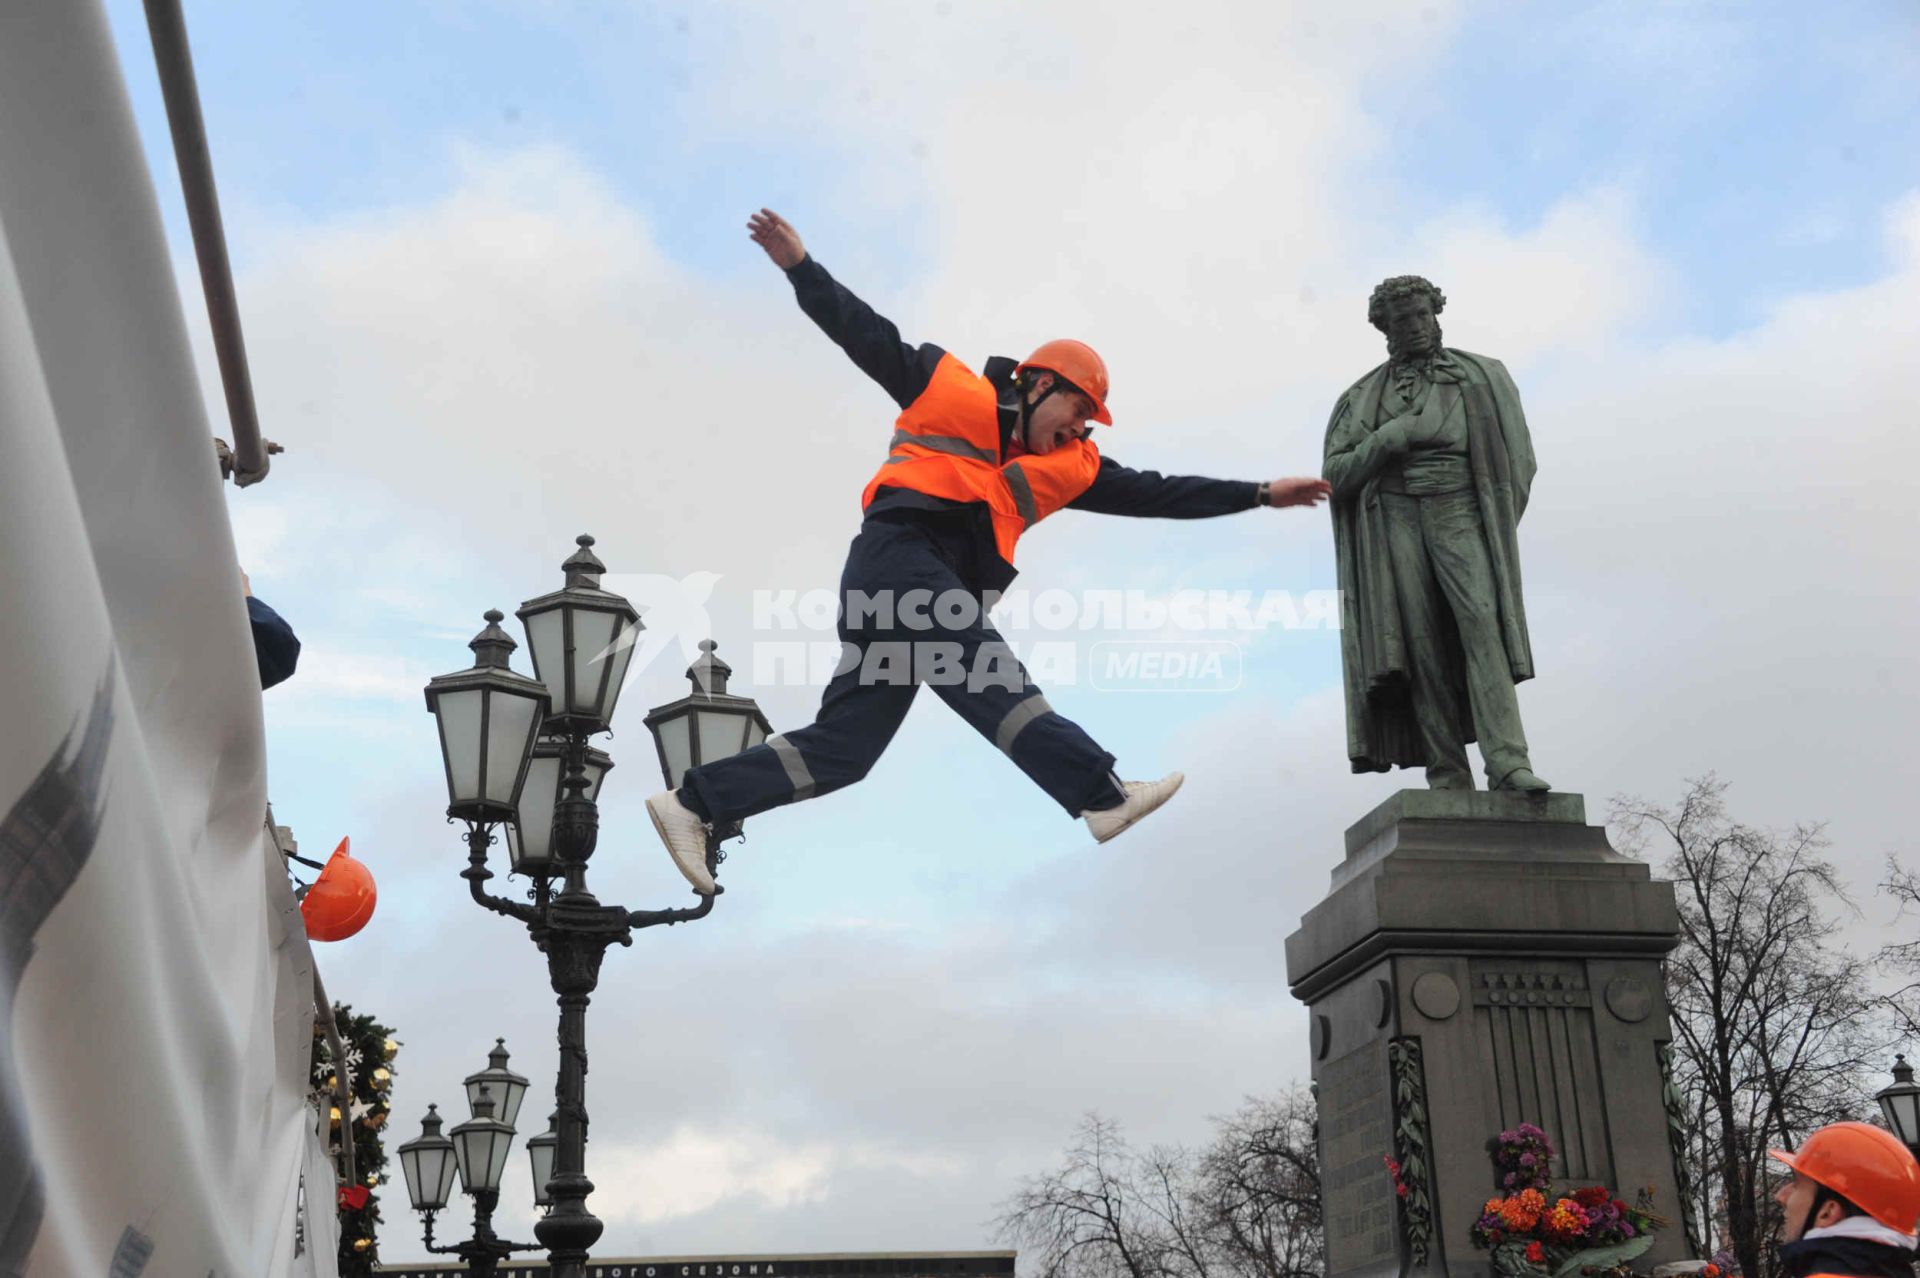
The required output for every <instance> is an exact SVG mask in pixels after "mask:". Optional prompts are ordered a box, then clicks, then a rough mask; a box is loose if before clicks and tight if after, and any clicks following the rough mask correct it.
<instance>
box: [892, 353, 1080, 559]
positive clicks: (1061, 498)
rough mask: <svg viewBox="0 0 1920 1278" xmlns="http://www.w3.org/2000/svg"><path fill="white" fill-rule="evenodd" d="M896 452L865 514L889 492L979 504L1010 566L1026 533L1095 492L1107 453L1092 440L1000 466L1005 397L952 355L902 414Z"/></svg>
mask: <svg viewBox="0 0 1920 1278" xmlns="http://www.w3.org/2000/svg"><path fill="white" fill-rule="evenodd" d="M888 449H889V454H890V455H889V456H888V457H887V458H886V460H885V461H884V462H882V463H881V465H880V467H879V469H878V470H876V471H875V472H874V475H873V478H872V479H870V480H868V481H867V487H866V491H865V492H864V493H862V494H861V497H860V505H861V508H862V509H864V508H866V507H867V506H870V505H872V503H873V498H874V494H875V493H876V492H878V491H879V490H880V489H881V488H882V487H883V486H884V487H891V488H907V489H911V490H913V491H914V492H920V493H925V494H927V496H929V497H941V498H944V499H946V500H948V501H957V502H979V503H981V504H982V505H984V506H986V507H987V510H988V512H989V513H990V514H991V515H992V517H993V540H994V549H995V550H997V551H998V552H999V554H1000V557H1001V558H1002V559H1004V560H1006V561H1007V562H1008V563H1009V564H1011V563H1012V562H1013V554H1014V547H1015V545H1016V543H1018V542H1019V540H1020V534H1021V533H1023V532H1025V531H1026V530H1027V529H1028V528H1031V527H1032V526H1033V525H1034V524H1037V523H1039V522H1040V521H1041V520H1042V519H1045V518H1046V517H1047V516H1048V515H1050V514H1052V513H1053V512H1054V511H1056V510H1058V509H1060V508H1061V507H1062V506H1064V505H1066V504H1067V503H1068V502H1070V501H1072V500H1073V499H1074V498H1076V497H1078V496H1079V495H1080V494H1081V493H1084V492H1085V491H1087V489H1088V487H1090V486H1091V485H1092V483H1093V481H1094V477H1095V476H1096V475H1098V474H1099V473H1100V452H1099V450H1098V449H1096V448H1095V447H1094V446H1093V444H1092V442H1091V441H1089V440H1084V439H1080V440H1075V441H1073V442H1072V443H1069V444H1066V445H1064V446H1063V447H1060V448H1056V449H1054V450H1053V451H1052V452H1050V453H1045V454H1039V453H1031V454H1028V455H1026V456H1024V457H1021V458H1020V459H1019V460H1018V461H1016V462H1008V463H1007V464H1006V465H1004V466H1003V465H1001V464H999V462H1000V404H999V395H998V393H997V392H996V391H995V390H994V388H993V383H991V382H989V381H987V379H986V378H984V377H981V376H979V375H978V374H976V373H975V372H973V370H971V369H969V368H968V367H967V366H966V365H965V364H962V363H961V362H960V361H959V360H957V359H955V358H954V357H953V356H951V355H942V356H941V357H940V363H939V364H938V365H937V366H936V367H935V368H934V371H933V376H932V378H930V379H929V380H928V382H927V386H926V389H925V390H923V391H921V392H920V396H919V398H918V399H915V400H914V401H913V403H911V404H909V405H907V407H906V410H905V411H904V412H902V413H901V414H900V416H899V418H898V420H897V421H896V422H895V423H894V432H893V438H892V439H891V440H890V441H889V443H888Z"/></svg>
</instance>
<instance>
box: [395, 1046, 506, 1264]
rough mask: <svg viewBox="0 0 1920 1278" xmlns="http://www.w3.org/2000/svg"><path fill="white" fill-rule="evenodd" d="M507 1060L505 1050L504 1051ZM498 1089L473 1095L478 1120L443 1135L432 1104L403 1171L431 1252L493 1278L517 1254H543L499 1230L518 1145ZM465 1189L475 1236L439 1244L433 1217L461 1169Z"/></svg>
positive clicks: (404, 1153) (408, 1147)
mask: <svg viewBox="0 0 1920 1278" xmlns="http://www.w3.org/2000/svg"><path fill="white" fill-rule="evenodd" d="M498 1055H499V1056H500V1057H502V1058H503V1059H504V1057H505V1055H506V1053H505V1051H504V1050H502V1051H500V1052H499V1053H498ZM493 1104H494V1103H493V1090H492V1088H490V1087H488V1086H487V1085H485V1084H482V1085H481V1086H480V1088H479V1089H478V1092H477V1093H476V1094H475V1095H474V1097H473V1117H471V1118H469V1119H468V1120H467V1121H466V1122H464V1123H461V1124H460V1125H459V1126H458V1127H455V1128H454V1129H453V1132H452V1133H451V1136H442V1135H441V1134H440V1122H441V1119H440V1110H439V1106H437V1105H429V1106H427V1116H426V1118H424V1119H422V1120H421V1123H420V1135H419V1136H417V1137H416V1138H414V1139H413V1140H410V1141H408V1142H407V1143H406V1144H404V1145H402V1146H401V1147H400V1169H401V1170H402V1171H403V1172H405V1173H406V1177H407V1197H408V1198H410V1199H412V1200H413V1209H414V1210H415V1211H417V1212H419V1213H420V1215H421V1217H422V1218H423V1219H424V1221H425V1226H424V1236H425V1239H426V1247H427V1250H428V1251H429V1252H431V1253H433V1254H434V1255H440V1256H458V1257H460V1259H461V1260H463V1261H465V1262H466V1264H467V1272H468V1273H470V1274H474V1275H477V1278H492V1275H493V1274H494V1273H495V1271H496V1269H497V1267H498V1266H499V1264H500V1262H501V1261H502V1260H505V1259H506V1258H507V1257H508V1256H511V1255H512V1254H513V1253H514V1252H516V1251H538V1250H540V1244H539V1243H517V1242H508V1241H507V1240H506V1239H504V1238H501V1237H500V1236H499V1235H497V1234H495V1233H494V1232H493V1209H494V1208H495V1207H497V1206H498V1205H499V1203H500V1174H501V1172H503V1171H505V1170H506V1166H507V1151H508V1149H509V1147H511V1146H512V1144H513V1124H511V1123H508V1122H503V1121H501V1120H500V1119H499V1118H496V1117H495V1116H494V1108H493ZM456 1169H457V1170H458V1171H459V1173H460V1188H461V1189H462V1190H463V1191H464V1192H465V1193H466V1194H467V1195H468V1196H469V1197H471V1198H472V1199H473V1237H471V1238H469V1239H467V1240H466V1241H465V1242H457V1243H450V1244H447V1245H445V1246H442V1245H440V1244H437V1243H435V1242H434V1241H433V1216H434V1213H435V1212H437V1211H440V1210H441V1209H443V1208H444V1207H445V1206H446V1205H447V1193H448V1191H449V1190H450V1189H451V1188H452V1185H453V1174H454V1171H455V1170H456Z"/></svg>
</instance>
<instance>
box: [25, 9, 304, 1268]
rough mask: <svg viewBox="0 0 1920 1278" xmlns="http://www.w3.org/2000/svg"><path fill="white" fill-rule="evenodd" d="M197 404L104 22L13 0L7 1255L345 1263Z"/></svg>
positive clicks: (247, 662) (289, 903)
mask: <svg viewBox="0 0 1920 1278" xmlns="http://www.w3.org/2000/svg"><path fill="white" fill-rule="evenodd" d="M133 52H135V51H131V50H130V51H129V53H130V56H131V54H132V53H133ZM139 52H144V50H140V51H139ZM201 405H202V402H201V395H200V389H199V387H198V385H197V384H196V379H195V375H194V371H193V365H192V360H191V358H190V355H189V350H188V342H187V337H186V331H185V326H184V324H183V321H182V315H181V310H180V301H179V297H178V293H177V291H176V285H175V281H174V277H173V273H172V269H171V265H170V259H169V255H168V251H167V246H166V243H165V240H164V238H163V236H162V232H161V224H160V217H159V212H158V208H157V205H156V202H155V198H154V190H153V184H152V180H151V179H150V177H149V175H148V172H147V168H146V164H145V161H144V159H143V157H142V155H141V151H140V148H139V144H138V140H137V138H136V136H135V131H134V124H133V118H132V113H131V110H130V108H129V106H128V102H127V94H126V90H125V86H124V84H123V82H122V80H121V71H120V67H119V65H118V63H117V61H116V59H115V56H114V52H113V44H112V41H111V39H110V37H109V34H108V30H107V24H106V21H105V18H104V15H103V14H102V13H101V11H100V10H99V8H98V6H97V5H96V4H94V3H92V2H91V0H88V2H84V3H75V2H63V3H58V4H22V5H8V6H6V8H5V10H4V12H3V13H0V1275H7V1276H12V1275H20V1274H27V1275H34V1276H35V1278H79V1276H81V1275H111V1276H112V1278H134V1276H135V1275H140V1274H146V1275H150V1276H152V1275H168V1276H171V1275H181V1276H183V1278H202V1276H203V1275H214V1276H216V1278H263V1276H268V1278H278V1276H280V1275H289V1274H293V1273H295V1272H300V1273H326V1274H332V1273H333V1272H334V1271H333V1258H332V1256H331V1255H327V1256H325V1257H324V1258H323V1265H322V1267H314V1266H313V1264H312V1261H313V1257H311V1256H310V1255H309V1256H303V1257H302V1258H301V1259H300V1262H298V1263H299V1264H300V1265H301V1267H300V1268H299V1269H298V1270H296V1260H295V1256H294V1234H295V1200H296V1195H297V1192H298V1188H299V1182H300V1172H301V1167H302V1164H303V1161H305V1159H306V1156H307V1154H308V1152H309V1149H310V1143H311V1141H312V1139H313V1137H312V1133H311V1132H310V1130H309V1127H308V1123H309V1116H310V1111H309V1110H308V1109H307V1108H306V1106H305V1103H304V1100H305V1095H304V1094H305V1088H306V1074H307V1060H308V1054H309V1053H310V1051H311V1049H312V1035H311V1027H312V989H313V985H312V957H311V954H310V952H309V950H308V948H307V942H306V939H305V935H304V933H303V931H302V930H301V927H300V921H299V919H298V918H297V916H296V914H295V906H294V903H293V900H292V896H291V894H290V892H289V891H288V887H287V881H286V877H285V874H284V872H283V870H282V867H281V864H280V860H279V857H278V856H277V854H276V852H275V850H274V848H273V845H272V843H271V841H270V839H269V836H268V834H267V831H266V829H265V825H264V817H265V813H266V798H267V795H266V775H265V751H264V748H263V743H262V739H261V718H260V711H261V706H260V689H259V684H258V681H257V677H256V673H255V664H254V656H253V651H252V647H251V640H250V637H249V634H248V628H247V622H246V614H245V609H244V606H243V604H242V600H241V593H240V578H239V572H238V569H237V567H236V566H235V559H234V551H233V542H232V535H231V532H230V530H229V528H228V524H227V515H226V510H225V506H224V504H223V502H224V499H223V496H222V493H221V491H220V480H219V477H218V473H217V470H216V468H215V465H214V458H213V451H212V443H211V438H210V435H211V432H210V431H209V428H208V424H207V420H206V417H205V414H204V412H203V409H202V406H201ZM332 1193H333V1191H332V1186H331V1185H330V1184H329V1185H323V1186H321V1187H320V1189H319V1191H318V1197H319V1200H320V1205H324V1206H323V1209H330V1207H331V1201H332Z"/></svg>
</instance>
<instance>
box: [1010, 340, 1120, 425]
mask: <svg viewBox="0 0 1920 1278" xmlns="http://www.w3.org/2000/svg"><path fill="white" fill-rule="evenodd" d="M1029 368H1037V369H1045V370H1046V371H1047V372H1049V373H1053V374H1055V375H1056V376H1059V377H1064V378H1066V379H1067V380H1068V381H1070V382H1072V383H1073V384H1074V386H1075V387H1077V388H1078V389H1080V390H1082V391H1085V392H1086V394H1087V397H1088V398H1089V399H1091V400H1092V401H1093V420H1095V421H1096V422H1101V423H1103V424H1105V425H1108V426H1111V425H1113V417H1112V416H1111V415H1110V414H1109V413H1108V412H1107V362H1106V361H1105V360H1103V359H1101V358H1100V353H1099V352H1098V351H1096V350H1094V349H1093V347H1091V346H1089V345H1087V344H1086V343H1085V342H1076V341H1074V340H1073V339H1072V338H1071V337H1060V338H1055V339H1054V340H1053V341H1051V342H1042V343H1040V345H1039V346H1037V347H1035V348H1034V352H1033V354H1031V355H1029V356H1027V357H1026V359H1024V360H1022V361H1021V362H1020V366H1019V367H1018V368H1015V369H1014V370H1013V371H1014V372H1016V373H1018V372H1022V371H1024V370H1026V369H1029Z"/></svg>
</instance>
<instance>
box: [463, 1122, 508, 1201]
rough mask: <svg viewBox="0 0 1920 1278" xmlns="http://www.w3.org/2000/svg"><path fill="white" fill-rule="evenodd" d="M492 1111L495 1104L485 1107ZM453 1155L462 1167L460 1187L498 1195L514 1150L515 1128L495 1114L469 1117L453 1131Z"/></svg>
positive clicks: (474, 1192) (468, 1190)
mask: <svg viewBox="0 0 1920 1278" xmlns="http://www.w3.org/2000/svg"><path fill="white" fill-rule="evenodd" d="M484 1108H485V1109H487V1110H491V1109H492V1106H491V1105H485V1106H484ZM452 1136H453V1156H454V1158H455V1160H456V1161H458V1162H459V1164H460V1187H461V1188H462V1189H464V1190H466V1191H467V1192H468V1193H469V1194H482V1193H498V1192H499V1190H500V1177H501V1175H502V1174H503V1173H505V1171H506V1170H507V1154H508V1152H509V1151H510V1150H511V1149H512V1148H513V1128H511V1127H509V1126H507V1125H506V1124H505V1123H503V1122H501V1121H500V1120H499V1119H497V1118H494V1117H493V1116H492V1114H491V1113H486V1114H483V1115H480V1116H478V1117H474V1118H469V1119H468V1120H467V1121H466V1122H464V1123H461V1124H460V1125H459V1126H458V1127H456V1128H454V1129H453V1132H452Z"/></svg>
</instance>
